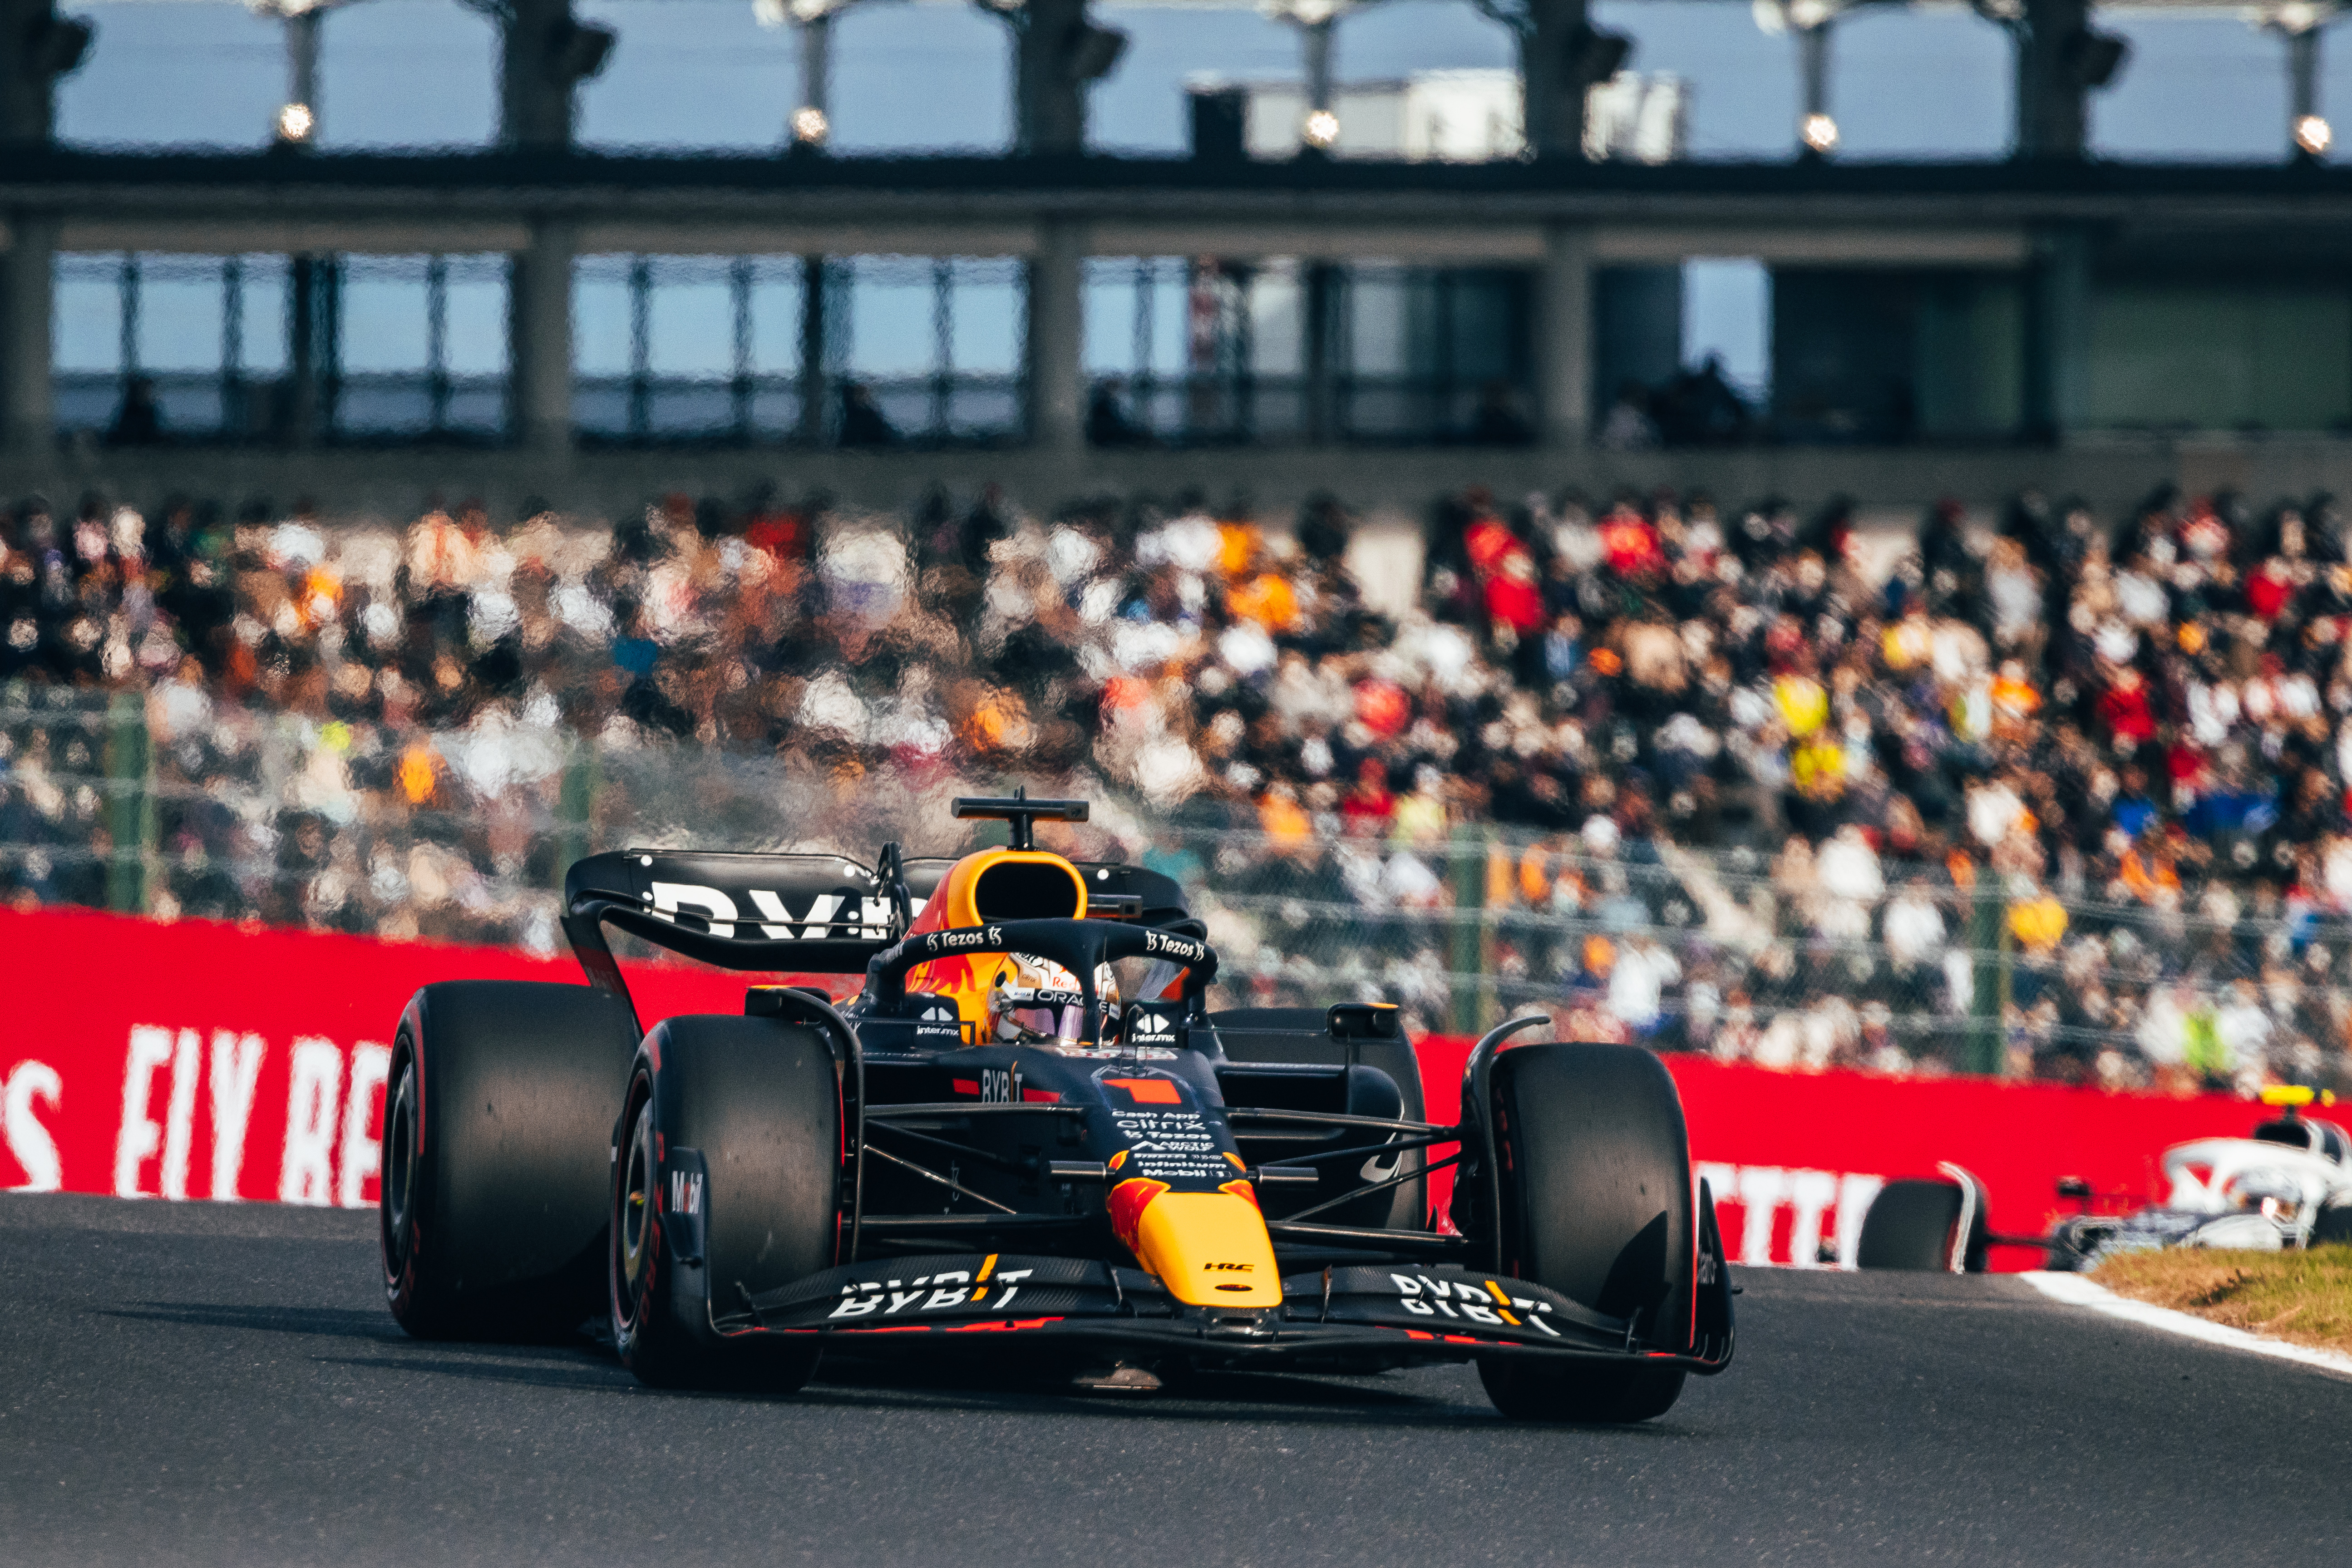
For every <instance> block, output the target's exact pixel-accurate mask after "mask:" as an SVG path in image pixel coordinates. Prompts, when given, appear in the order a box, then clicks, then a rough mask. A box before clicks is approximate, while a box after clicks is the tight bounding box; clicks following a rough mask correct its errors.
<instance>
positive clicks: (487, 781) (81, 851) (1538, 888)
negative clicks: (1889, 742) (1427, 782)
mask: <svg viewBox="0 0 2352 1568" xmlns="http://www.w3.org/2000/svg"><path fill="white" fill-rule="evenodd" d="M158 693H159V695H157V696H156V697H154V698H152V699H142V698H139V697H135V696H130V695H113V696H109V695H106V694H103V693H89V692H82V691H76V690H68V689H54V688H42V687H34V686H26V685H21V684H11V685H5V686H0V895H5V897H7V898H8V899H10V900H12V901H14V902H16V903H17V904H18V905H20V906H26V905H80V906H85V907H90V908H102V909H110V910H118V911H122V912H128V913H144V914H151V915H163V916H172V915H183V914H184V915H191V916H209V917H215V918H223V919H232V920H247V921H260V922H262V923H264V924H268V925H274V926H290V927H307V928H310V929H312V930H323V931H347V932H355V933H370V934H382V935H390V936H394V937H412V936H421V937H427V938H438V939H442V940H446V941H455V942H480V943H495V944H501V945H508V946H513V947H518V948H520V949H523V950H525V951H527V952H539V953H551V952H555V951H557V950H558V949H559V947H560V945H561V934H560V931H559V928H558V923H557V917H558V914H559V908H558V905H559V889H560V888H561V885H562V873H563V869H564V868H565V867H566V866H567V865H569V864H570V863H571V862H572V860H574V859H576V858H580V857H581V856H583V855H586V854H589V853H592V852H593V851H597V850H602V849H609V848H619V847H626V846H628V845H631V844H649V845H650V844H662V845H668V846H673V847H730V848H766V849H813V850H823V851H829V852H839V853H845V854H849V855H854V856H858V857H861V858H868V859H870V858H871V857H872V856H873V855H874V854H875V853H876V851H877V849H878V848H879V847H880V845H881V844H882V843H883V842H884V841H885V840H886V839H889V838H894V837H895V838H898V839H900V840H902V841H903V842H904V844H905V847H906V848H907V851H908V853H909V854H950V853H954V852H957V851H960V850H961V849H963V848H965V847H970V846H971V845H972V844H975V843H978V842H982V841H985V837H986V836H987V835H989V834H991V833H1001V831H1002V829H1001V827H1000V826H997V825H991V824H963V823H958V822H955V821H953V820H952V819H951V818H950V816H949V814H948V809H947V807H948V801H949V799H950V797H951V796H953V795H957V794H960V793H996V792H999V791H1001V790H1002V789H1003V788H1005V787H1007V785H1008V784H1010V783H1011V782H1012V781H1009V780H1003V779H998V778H993V777H974V776H970V775H966V774H961V773H958V772H957V771H956V769H955V768H954V767H953V766H952V765H951V764H950V763H948V762H947V761H945V760H944V759H943V758H942V757H941V756H940V754H939V753H937V752H921V753H918V752H912V751H910V752H909V753H908V756H907V757H906V758H904V759H901V760H900V761H899V762H898V763H897V764H894V765H891V766H888V767H868V766H867V765H866V763H863V762H861V761H860V760H858V759H859V757H860V755H861V753H860V752H858V750H857V749H856V748H843V749H840V750H838V751H837V752H828V751H827V749H826V748H824V747H822V746H814V747H808V748H803V749H801V750H798V751H795V752H789V753H784V754H764V755H746V754H741V753H737V752H727V751H723V750H720V749H719V748H716V747H709V746H700V745H695V744H692V743H671V742H654V741H649V740H647V739H646V734H645V732H644V731H639V730H637V729H635V727H634V726H628V725H619V726H615V727H614V728H613V729H612V730H609V731H607V732H605V733H604V734H602V735H599V736H595V737H583V736H581V735H578V734H575V733H572V732H571V731H567V730H565V729H563V728H562V726H561V725H559V724H556V723H552V722H549V723H536V722H532V721H530V719H529V717H528V716H526V717H525V718H524V719H520V720H517V719H510V718H505V717H498V718H488V719H480V720H477V721H475V722H473V723H471V724H469V725H467V726H465V727H462V728H451V729H447V730H443V731H425V730H399V731H394V730H392V729H387V728H384V727H383V726H375V725H368V724H362V723H352V722H346V721H340V720H336V719H333V718H331V717H328V716H326V715H325V714H323V713H321V714H315V715H306V714H303V713H299V712H289V711H285V710H264V709H260V708H257V707H250V706H237V705H234V704H229V703H215V702H214V701H212V700H207V699H205V698H201V697H199V696H197V695H195V694H194V692H193V691H192V690H181V689H174V688H171V687H168V686H167V687H163V688H159V689H158ZM1028 782H1030V783H1031V784H1032V785H1033V787H1034V788H1035V789H1036V790H1037V791H1038V793H1055V792H1056V791H1057V790H1058V789H1060V788H1063V787H1066V788H1067V789H1069V790H1070V791H1071V792H1073V793H1082V794H1087V795H1093V796H1094V797H1095V799H1096V802H1097V805H1096V811H1095V816H1094V820H1093V821H1092V822H1090V823H1088V824H1087V825H1085V826H1082V827H1059V826H1054V827H1047V828H1041V836H1042V837H1045V839H1046V841H1048V842H1051V843H1055V844H1056V845H1058V846H1060V847H1066V848H1068V849H1070V850H1071V851H1072V852H1074V853H1077V854H1080V855H1082V856H1093V857H1104V858H1126V859H1130V860H1138V861H1140V862H1141V863H1142V864H1144V865H1147V866H1150V867H1151V868H1155V869H1159V870H1162V871H1165V872H1167V873H1169V874H1170V875H1171V876H1174V877H1175V878H1177V879H1178V880H1179V881H1181V882H1182V883H1183V884H1184V885H1185V887H1186V888H1187V889H1188V894H1189V897H1190V901H1191V902H1192V906H1193V908H1194V909H1195V910H1196V911H1197V912H1198V913H1199V914H1200V915H1201V916H1202V919H1203V920H1204V921H1205V922H1206V923H1207V925H1208V928H1209V934H1210V937H1211V939H1212V940H1213V942H1215V943H1216V944H1217V946H1218V947H1219V949H1220V952H1222V953H1223V956H1224V959H1225V964H1224V969H1223V982H1222V989H1223V997H1222V1001H1223V1003H1224V1004H1225V1005H1243V1004H1255V1005H1272V1004H1291V1003H1300V1004H1321V1003H1327V1002H1330V1001H1337V1000H1366V1001H1390V1002H1395V1003H1398V1004H1400V1005H1402V1006H1403V1007H1404V1008H1405V1009H1406V1011H1407V1013H1408V1016H1409V1018H1410V1020H1411V1022H1412V1024H1413V1026H1415V1027H1416V1028H1417V1029H1422V1030H1430V1031H1437V1032H1445V1031H1454V1032H1472V1031H1475V1030H1476V1029H1478V1028H1480V1027H1482V1026H1486V1025H1487V1024H1490V1023H1492V1022H1493V1021H1495V1020H1496V1019H1498V1018H1501V1017H1504V1016H1512V1015H1515V1014H1517V1013H1519V1012H1523V1011H1526V1010H1528V1009H1530V1008H1535V1009H1541V1010H1548V1011H1550V1012H1552V1013H1554V1014H1555V1016H1556V1017H1557V1018H1558V1020H1559V1024H1560V1026H1562V1027H1563V1028H1564V1029H1567V1030H1570V1031H1571V1032H1573V1033H1575V1034H1577V1035H1579V1036H1580V1037H1588V1038H1593V1037H1599V1038H1609V1037H1618V1038H1626V1039H1633V1040H1639V1041H1642V1042H1644V1043H1647V1044H1651V1045H1653V1046H1655V1047H1660V1048H1664V1049H1690V1050H1701V1051H1708V1052H1712V1053H1713V1054H1715V1055H1716V1056H1717V1057H1718V1058H1722V1059H1725V1060H1732V1061H1754V1062H1758V1063H1760V1064H1762V1065H1765V1066H1769V1067H1779V1068H1827V1067H1832V1066H1845V1067H1860V1068H1870V1069H1874V1070H1879V1071H1886V1072H1898V1073H1899V1072H1916V1071H1927V1072H1934V1071H1942V1070H1958V1071H1972V1072H2004V1071H2006V1072H2024V1071H2035V1072H2039V1073H2041V1074H2042V1075H2044V1076H2053V1077H2062V1078H2071V1079H2084V1080H2086V1081H2098V1082H2101V1083H2105V1084H2106V1085H2108V1086H2109V1087H2130V1086H2133V1085H2136V1084H2145V1083H2147V1082H2149V1081H2152V1080H2158V1081H2160V1080H2161V1079H2163V1077H2164V1075H2165V1074H2166V1073H2167V1072H2174V1071H2177V1072H2179V1073H2182V1074H2185V1075H2187V1077H2188V1078H2199V1077H2201V1078H2202V1079H2205V1080H2207V1081H2209V1082H2219V1081H2226V1080H2228V1079H2231V1078H2232V1077H2233V1076H2236V1077H2245V1076H2247V1075H2256V1074H2260V1073H2265V1072H2266V1073H2267V1074H2269V1075H2270V1076H2272V1077H2275V1078H2287V1079H2297V1080H2300V1081H2315V1082H2321V1083H2326V1082H2330V1081H2332V1077H2333V1075H2334V1074H2335V1073H2336V1071H2337V1070H2338V1069H2339V1068H2340V1065H2341V1063H2342V1062H2343V1060H2344V1052H2343V1042H2344V1040H2345V1039H2346V1035H2347V1019H2352V970H2347V959H2348V958H2352V925H2347V921H2345V919H2344V918H2343V916H2342V914H2341V913H2340V912H2337V911H2333V910H2327V909H2325V908H2316V907H2308V906H2305V905H2301V904H2288V903H2283V902H2278V901H2277V900H2275V899H2273V900H2272V901H2271V902H2270V903H2269V904H2265V903H2264V902H2263V897H2264V896H2265V895H2263V894H2262V893H2259V892H2250V893H2249V894H2248V895H2247V896H2246V898H2245V900H2244V902H2243V904H2242V907H2240V908H2238V909H2235V910H2231V909H2229V908H2227V907H2226V906H2223V907H2218V908H2217V907H2216V906H2215V905H2214V904H2213V902H2212V901H2211V900H2210V899H2209V900H2200V902H2199V903H2198V904H2197V905H2195V906H2193V907H2190V908H2186V909H2179V908H2171V909H2168V908H2161V907H2155V906H2151V905H2149V904H2146V903H2141V902H2139V901H2137V900H2128V899H2117V898H2114V897H2111V896H2108V895H2109V892H2110V889H2096V888H2083V889H2044V888H2042V887H2041V886H2038V885H2035V884H2032V883H2030V882H2026V881H2022V880H2020V879H2002V878H2000V877H1997V876H1995V875H1994V874H1993V873H1992V872H1990V870H1979V871H1978V872H1977V874H1976V875H1975V876H1974V877H1973V878H1970V877H1969V876H1967V875H1965V874H1963V875H1962V876H1961V877H1959V878H1958V879H1956V878H1955V877H1954V876H1953V874H1952V873H1951V872H1950V871H1948V870H1947V869H1946V868H1943V867H1941V866H1935V867H1927V868H1921V867H1918V866H1916V865H1914V866H1909V867H1906V866H1904V865H1901V864H1899V863H1896V862H1894V861H1891V860H1889V861H1881V860H1880V859H1879V858H1878V857H1877V856H1876V855H1875V854H1874V853H1873V852H1872V851H1871V850H1870V848H1869V847H1868V846H1867V845H1864V844H1862V843H1860V842H1859V841H1858V840H1853V839H1848V840H1846V841H1844V842H1843V843H1839V844H1833V845H1832V846H1828V847H1823V849H1822V850H1821V851H1820V852H1819V853H1817V854H1806V853H1804V852H1803V851H1802V850H1801V849H1799V850H1794V851H1790V850H1784V851H1783V852H1782V853H1781V855H1780V857H1779V858H1775V859H1768V858H1765V857H1763V856H1761V855H1759V854H1757V853H1755V852H1752V851H1743V850H1713V851H1700V850H1696V849H1691V848H1685V847H1677V846H1675V845H1672V844H1668V843H1664V842H1662V841H1648V840H1628V841H1626V842H1624V843H1622V844H1618V845H1614V846H1605V847H1602V848H1601V849H1600V850H1598V851H1596V847H1595V846H1594V845H1593V844H1592V843H1591V842H1590V841H1588V840H1586V839H1584V838H1582V837H1574V836H1569V835H1553V836H1549V837H1538V836H1533V835H1530V834H1528V833H1526V832H1524V831H1514V830H1509V829H1502V828H1496V827H1493V826H1486V825H1475V824H1454V825H1447V824H1444V823H1443V822H1433V823H1430V824H1429V825H1428V826H1426V827H1425V828H1424V829H1423V831H1421V832H1419V833H1418V834H1416V833H1415V832H1414V831H1412V826H1411V823H1412V817H1411V814H1410V812H1408V813H1406V814H1405V816H1404V817H1403V818H1402V820H1403V821H1404V823H1405V824H1406V826H1404V827H1402V828H1397V827H1391V828H1388V829H1387V830H1385V831H1383V832H1378V833H1375V832H1372V831H1369V830H1365V831H1358V832H1348V831H1345V830H1343V829H1342V828H1341V827H1340V826H1339V824H1337V823H1335V822H1330V821H1325V822H1322V823H1319V824H1318V823H1313V822H1311V821H1310V822H1308V823H1307V824H1306V825H1305V826H1299V827H1297V829H1296V830H1295V831H1289V832H1278V833H1269V832H1267V831H1265V826H1264V824H1262V823H1261V822H1260V821H1259V820H1258V818H1257V816H1256V815H1255V812H1254V811H1253V810H1252V809H1251V808H1250V807H1249V806H1248V805H1247V804H1246V803H1241V805H1239V806H1238V807H1233V806H1226V805H1216V806H1214V807H1213V808H1212V806H1211V805H1210V804H1209V803H1206V802H1203V801H1200V800H1195V801H1193V802H1192V803H1190V804H1189V805H1187V806H1185V807H1182V808H1180V809H1179V810H1178V811H1177V812H1176V813H1175V814H1174V815H1169V814H1165V813H1157V812H1152V811H1150V810H1147V809H1145V808H1143V807H1141V806H1140V805H1137V804H1136V803H1134V802H1133V801H1131V800H1129V799H1124V798H1120V797H1118V796H1117V795H1113V794H1111V793H1109V792H1107V791H1106V790H1104V789H1103V788H1102V786H1100V785H1099V784H1094V783H1092V782H1090V781H1087V780H1082V779H1081V780H1071V781H1063V782H1062V783H1060V784H1056V783H1055V782H1054V781H1047V780H1030V781H1028ZM2233 897H2234V895H2233ZM2200 1053H2201V1054H2200ZM2184 1081H2185V1080H2184Z"/></svg>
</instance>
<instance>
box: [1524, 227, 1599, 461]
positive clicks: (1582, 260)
mask: <svg viewBox="0 0 2352 1568" xmlns="http://www.w3.org/2000/svg"><path fill="white" fill-rule="evenodd" d="M1594 259H1595V253H1594V247H1593V233H1592V230H1591V228H1590V227H1589V226H1585V225H1581V224H1553V225H1550V226H1549V227H1547V228H1546V229H1545V231H1544V247H1543V260H1542V262H1541V264H1540V266H1539V267H1538V269H1537V272H1536V310H1535V317H1536V320H1535V328H1536V367H1535V371H1536V404H1537V408H1536V419H1537V426H1536V429H1537V434H1538V439H1539V440H1540V441H1541V443H1542V445H1543V446H1544V447H1546V448H1547V449H1549V450H1551V451H1556V452H1574V451H1576V450H1578V449H1580V448H1581V447H1583V446H1584V444H1585V441H1586V438H1587V437H1589V436H1590V435H1591V430H1592V376H1593V367H1592V269H1593V262H1594Z"/></svg>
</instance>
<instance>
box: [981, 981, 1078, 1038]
mask: <svg viewBox="0 0 2352 1568" xmlns="http://www.w3.org/2000/svg"><path fill="white" fill-rule="evenodd" d="M1086 1016H1087V1005H1086V998H1085V997H1084V996H1082V995H1080V994H1078V993H1077V992H1076V991H1045V990H1032V989H1029V988H1027V987H1020V988H1014V987H1011V986H1008V987H1006V988H1005V990H1004V991H1003V1004H1002V1005H1000V1007H999V1010H998V1012H997V1034H998V1036H999V1037H1001V1038H1007V1039H1014V1040H1020V1041H1023V1042H1024V1043H1026V1044H1031V1045H1049V1046H1075V1045H1077V1044H1079V1043H1080V1042H1081V1041H1083V1040H1084V1039H1085V1038H1086Z"/></svg>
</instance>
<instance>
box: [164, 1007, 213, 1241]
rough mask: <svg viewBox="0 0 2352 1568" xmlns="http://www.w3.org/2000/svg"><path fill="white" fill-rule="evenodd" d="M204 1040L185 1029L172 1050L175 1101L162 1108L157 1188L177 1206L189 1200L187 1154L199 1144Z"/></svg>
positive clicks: (172, 1099)
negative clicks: (199, 1081)
mask: <svg viewBox="0 0 2352 1568" xmlns="http://www.w3.org/2000/svg"><path fill="white" fill-rule="evenodd" d="M204 1054H205V1043H204V1040H203V1038H202V1037H200V1036H198V1035H197V1033H196V1032H195V1031H194V1029H182V1030H181V1031H180V1033H179V1037H178V1041H177V1043H176V1044H174V1045H173V1047H172V1098H171V1100H169V1101H168V1102H167V1103H166V1104H165V1106H164V1108H163V1172H162V1173H161V1174H160V1175H159V1177H158V1178H157V1181H156V1187H157V1190H159V1191H160V1192H161V1193H162V1194H163V1196H165V1197H167V1198H170V1199H172V1200H173V1202H174V1203H185V1202H186V1201H187V1197H188V1151H189V1149H190V1148H191V1147H192V1146H193V1145H194V1142H195V1141H196V1065H197V1063H198V1061H199V1060H200V1059H201V1058H203V1056H204Z"/></svg>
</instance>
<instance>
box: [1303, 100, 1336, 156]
mask: <svg viewBox="0 0 2352 1568" xmlns="http://www.w3.org/2000/svg"><path fill="white" fill-rule="evenodd" d="M1301 134H1302V135H1303V136H1304V137H1305V138H1306V141H1307V145H1308V146H1309V147H1312V148H1314V149H1315V150H1316V151H1317V152H1318V153H1328V152H1329V151H1330V150H1331V148H1332V146H1333V145H1334V144H1335V143H1337V142H1339V116H1338V115H1336V114H1334V113H1332V112H1331V111H1330V110H1328V109H1318V110H1315V111H1314V112H1313V113H1311V114H1309V115H1308V116H1307V123H1306V125H1305V127H1304V128H1303V130H1302V132H1301Z"/></svg>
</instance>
